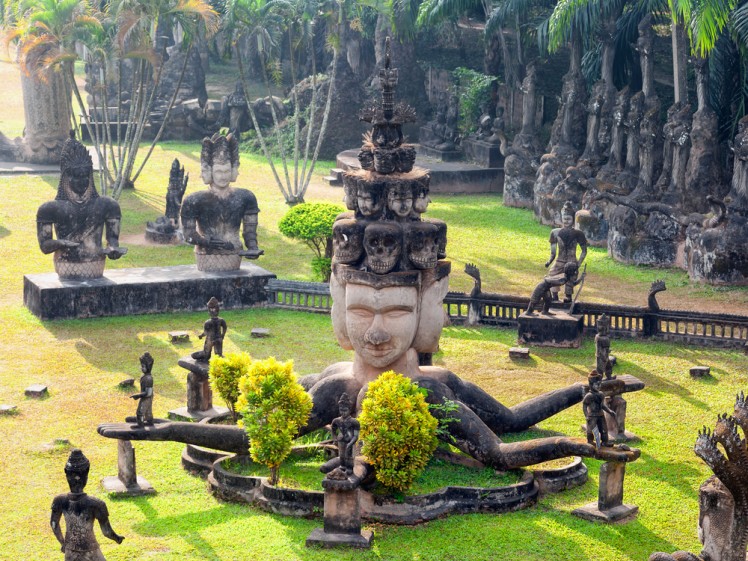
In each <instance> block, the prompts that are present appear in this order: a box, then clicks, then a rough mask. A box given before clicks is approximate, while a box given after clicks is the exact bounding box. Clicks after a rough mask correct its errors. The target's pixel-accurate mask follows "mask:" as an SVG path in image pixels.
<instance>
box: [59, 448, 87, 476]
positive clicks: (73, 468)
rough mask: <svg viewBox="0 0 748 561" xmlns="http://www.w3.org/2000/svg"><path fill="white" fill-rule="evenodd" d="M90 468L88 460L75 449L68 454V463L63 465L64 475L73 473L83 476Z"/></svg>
mask: <svg viewBox="0 0 748 561" xmlns="http://www.w3.org/2000/svg"><path fill="white" fill-rule="evenodd" d="M90 468H91V462H89V461H88V458H86V456H84V455H83V452H82V451H81V450H79V449H78V448H76V449H75V450H73V451H72V452H70V456H69V457H68V461H67V462H66V463H65V473H75V474H79V475H83V474H86V473H88V470H89V469H90Z"/></svg>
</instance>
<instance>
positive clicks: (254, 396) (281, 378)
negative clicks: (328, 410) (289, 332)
mask: <svg viewBox="0 0 748 561" xmlns="http://www.w3.org/2000/svg"><path fill="white" fill-rule="evenodd" d="M239 392H240V394H239V399H238V400H237V402H236V409H237V411H239V412H240V413H241V414H242V420H241V421H240V423H241V424H242V425H243V426H244V430H245V431H247V436H248V437H249V454H250V456H252V459H253V460H254V461H256V462H259V463H261V464H265V465H266V466H268V467H269V468H270V483H271V484H272V485H275V484H276V483H277V482H278V467H279V466H280V464H281V462H282V461H283V460H284V459H285V458H286V456H288V454H289V453H290V452H291V444H292V442H293V439H294V437H295V436H296V434H297V433H298V431H299V428H300V427H302V426H303V425H304V424H305V423H306V420H307V418H308V417H309V413H310V412H311V411H312V399H311V398H310V397H309V395H308V394H307V393H306V392H305V391H304V388H302V387H301V385H300V384H299V383H298V382H297V381H296V374H295V373H294V372H293V361H290V360H289V361H287V362H284V363H280V362H278V361H277V360H275V358H273V357H270V358H268V359H265V360H256V361H254V362H253V363H252V364H251V366H250V368H249V372H247V373H246V374H245V375H244V376H242V378H241V379H240V380H239Z"/></svg>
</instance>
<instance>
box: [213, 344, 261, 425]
mask: <svg viewBox="0 0 748 561" xmlns="http://www.w3.org/2000/svg"><path fill="white" fill-rule="evenodd" d="M251 364H252V357H251V356H249V354H248V353H228V354H227V355H226V356H218V355H213V357H212V358H211V359H210V385H211V386H212V387H213V391H215V392H216V393H217V394H218V395H220V396H221V397H222V398H223V400H224V401H225V402H226V406H227V407H228V408H229V411H231V415H232V416H233V417H234V421H236V400H237V399H238V398H239V379H240V378H241V377H242V376H244V375H245V374H246V373H247V372H249V367H250V365H251Z"/></svg>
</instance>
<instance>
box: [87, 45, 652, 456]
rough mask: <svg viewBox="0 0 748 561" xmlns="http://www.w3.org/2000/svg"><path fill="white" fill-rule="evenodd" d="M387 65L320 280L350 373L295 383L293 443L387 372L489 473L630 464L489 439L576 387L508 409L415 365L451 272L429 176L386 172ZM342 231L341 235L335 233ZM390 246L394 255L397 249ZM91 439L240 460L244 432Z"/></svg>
mask: <svg viewBox="0 0 748 561" xmlns="http://www.w3.org/2000/svg"><path fill="white" fill-rule="evenodd" d="M386 60H387V62H386V64H385V68H384V69H383V71H382V76H383V79H382V84H383V94H382V102H381V104H380V105H379V106H378V107H376V108H369V109H367V110H366V111H365V112H364V113H363V115H362V118H363V119H365V120H367V121H369V122H371V123H372V134H371V137H370V139H367V141H366V144H365V145H364V148H363V149H362V152H361V154H362V160H363V161H362V164H364V165H363V167H364V169H363V170H362V171H360V172H357V173H351V174H348V175H347V178H346V201H347V203H348V205H349V208H351V207H353V208H351V211H350V212H349V213H346V214H344V215H342V216H340V217H339V220H338V221H337V223H342V225H340V226H337V227H336V231H337V232H338V243H337V244H336V248H335V253H334V258H333V275H332V278H331V280H330V291H331V294H332V299H333V308H332V313H331V315H332V321H333V328H334V331H335V334H336V336H337V338H338V341H339V343H340V344H341V346H342V347H343V348H345V349H350V350H353V351H354V352H353V362H340V363H336V364H333V365H331V366H329V367H328V368H326V369H325V370H324V371H322V372H321V373H319V374H312V375H309V376H304V377H303V378H301V380H300V382H301V384H302V386H303V387H304V388H305V389H306V390H307V391H308V392H309V395H310V397H311V398H312V402H313V408H312V412H311V415H310V417H309V419H308V422H307V424H306V426H305V427H303V428H302V429H301V431H300V432H301V433H302V434H304V433H307V432H311V431H314V430H317V429H319V428H322V427H324V426H326V425H329V424H330V423H332V422H333V420H334V419H335V418H336V417H338V416H339V415H338V411H337V407H336V404H337V403H338V402H339V400H340V398H341V396H342V394H343V393H346V394H348V396H350V399H351V410H355V409H356V405H357V404H360V403H361V400H362V399H363V397H364V395H365V392H366V387H367V384H368V383H369V382H370V381H372V380H375V379H376V378H377V377H378V376H379V375H380V374H382V373H383V372H386V371H388V370H394V371H396V372H399V373H402V374H403V375H405V376H408V377H410V378H412V379H413V380H414V381H416V382H417V383H418V384H419V385H420V386H421V387H423V388H425V389H426V390H427V391H428V400H429V402H432V403H442V402H443V400H444V399H450V400H452V401H454V402H455V403H456V404H457V410H456V411H455V412H454V414H453V416H454V417H455V418H456V419H457V420H458V422H454V423H452V424H451V425H450V432H451V433H452V436H453V437H454V439H455V442H456V443H457V446H458V447H459V448H460V449H461V450H463V451H464V452H465V453H467V454H469V455H471V456H472V457H474V458H476V459H478V460H479V461H481V462H483V463H485V464H486V465H489V466H491V467H494V468H496V469H508V468H516V467H521V466H526V465H532V464H536V463H539V462H543V461H546V460H550V459H553V458H559V457H566V456H571V455H581V456H591V457H596V458H603V459H607V460H614V461H616V462H627V461H632V460H635V459H636V458H637V457H638V451H636V450H628V449H621V448H614V447H601V448H599V449H597V448H595V446H593V445H590V444H589V443H587V442H586V441H584V440H582V439H578V438H566V437H551V438H541V439H535V440H530V441H525V442H513V443H504V442H502V441H501V440H500V439H499V435H501V434H503V433H505V432H516V431H522V430H525V429H527V428H528V427H530V426H532V425H534V424H536V423H538V422H540V421H542V420H543V419H546V418H548V417H550V416H552V415H554V414H556V413H558V412H559V411H561V410H563V409H566V408H568V407H570V406H572V405H574V404H577V403H580V402H581V401H582V399H583V397H584V391H583V386H582V385H581V384H574V385H571V386H568V387H566V388H561V389H557V390H554V391H551V392H549V393H546V394H543V395H541V396H538V397H535V398H534V399H532V400H530V401H528V402H526V403H520V404H518V405H515V406H513V407H511V408H508V407H506V406H504V405H503V404H501V403H500V402H498V401H497V400H495V399H494V398H493V397H491V396H490V395H488V394H487V393H486V392H484V391H483V390H481V389H480V388H479V387H478V386H476V385H474V384H472V383H470V382H466V381H464V380H462V379H461V378H460V377H459V376H457V375H456V374H454V373H452V372H450V371H448V370H446V369H444V368H437V367H428V366H424V367H421V366H419V360H418V355H419V353H432V352H435V351H436V349H437V346H438V343H439V337H440V334H441V329H442V326H443V325H444V318H445V315H444V309H443V299H444V296H445V295H446V293H447V290H448V283H449V276H448V275H449V271H450V263H449V262H447V261H444V260H442V259H440V255H443V254H444V251H445V245H444V243H443V242H442V243H439V242H438V241H437V240H439V239H440V238H439V235H438V234H439V232H442V233H444V232H445V229H444V228H442V227H440V226H439V225H438V224H435V223H433V222H431V223H429V222H427V221H424V220H422V219H421V220H418V219H417V218H416V216H417V215H419V214H420V213H422V212H423V211H424V210H425V207H424V208H423V210H421V211H418V210H417V208H415V201H416V200H419V199H420V201H421V202H423V203H426V202H427V199H428V174H427V173H426V172H425V171H423V170H418V169H415V168H414V169H410V170H409V171H407V172H405V171H396V166H398V165H402V164H401V163H400V162H403V161H406V162H407V161H408V160H409V159H410V157H409V155H408V154H409V153H410V151H409V150H408V147H407V146H403V145H402V140H401V139H402V130H401V126H402V123H403V122H405V120H406V119H412V118H413V113H412V111H411V110H409V109H407V108H406V107H404V106H402V105H401V106H395V104H394V87H395V84H396V78H397V72H396V71H395V70H394V69H392V68H390V65H389V57H387V59H386ZM396 107H399V108H400V109H396ZM370 155H371V156H372V158H371V161H370V160H369V157H370ZM383 164H384V165H383ZM406 167H407V166H406ZM354 186H355V191H353V187H354ZM385 186H386V187H385ZM354 193H355V195H354ZM354 201H355V204H354ZM414 209H415V210H416V214H415V215H414V214H413V212H412V211H413V210H414ZM183 216H184V213H183ZM419 218H420V217H419ZM359 222H360V223H361V224H359ZM337 223H336V224H337ZM343 225H344V226H346V227H350V229H349V230H347V231H344V232H343V231H341V228H343ZM422 229H425V230H427V235H425V236H423V235H421V230H422ZM351 233H355V235H351ZM352 237H355V238H356V239H360V240H361V242H360V245H357V246H356V247H353V248H348V247H347V246H345V243H347V241H349V240H350V239H351V238H352ZM366 239H368V240H369V241H368V242H366V241H365V240H366ZM424 239H425V240H427V241H428V245H429V249H428V251H427V252H426V254H427V255H428V259H422V258H421V257H419V256H418V255H416V251H415V250H416V249H417V245H418V244H419V243H421V242H422V240H424ZM367 243H368V245H369V248H368V251H367V248H366V246H367ZM397 247H399V248H401V249H399V250H396V249H395V248H397ZM361 248H363V249H361ZM349 250H350V253H349ZM616 382H618V383H619V384H620V385H621V388H622V391H634V390H638V389H641V387H642V385H641V382H639V381H638V380H636V379H634V378H631V377H627V379H626V380H620V379H619V380H616ZM99 433H100V434H102V435H103V436H105V437H109V438H120V439H130V440H138V439H143V440H175V441H179V442H185V443H191V444H195V445H204V446H208V447H210V448H214V449H219V450H226V451H236V452H239V453H246V451H247V441H246V434H245V432H244V431H243V430H242V429H241V428H239V427H233V426H225V425H211V424H204V423H182V422H163V423H161V422H160V423H156V424H154V425H153V426H146V427H132V426H131V425H124V424H107V425H101V426H100V427H99ZM354 469H355V464H354Z"/></svg>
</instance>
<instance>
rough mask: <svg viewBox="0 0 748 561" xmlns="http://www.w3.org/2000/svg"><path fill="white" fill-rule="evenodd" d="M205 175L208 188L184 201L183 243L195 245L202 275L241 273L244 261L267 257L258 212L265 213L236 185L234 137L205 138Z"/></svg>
mask: <svg viewBox="0 0 748 561" xmlns="http://www.w3.org/2000/svg"><path fill="white" fill-rule="evenodd" d="M200 173H201V177H202V180H203V182H204V183H205V184H206V185H208V186H209V187H208V190H207V191H199V192H197V193H193V194H191V195H189V196H188V197H186V198H185V199H184V201H183V202H182V209H181V214H180V216H181V221H182V231H183V233H184V239H185V241H186V242H187V243H190V244H192V245H194V246H195V257H196V259H197V268H198V269H199V270H200V271H230V270H235V269H238V268H239V267H240V266H241V262H242V257H246V258H247V259H257V258H258V257H259V256H260V255H262V254H263V253H264V252H263V250H261V249H260V248H259V247H258V246H257V214H258V213H259V212H260V209H259V208H258V207H257V199H256V198H255V196H254V194H253V193H252V192H251V191H249V190H248V189H236V188H233V187H231V183H233V182H235V181H236V179H237V177H238V175H239V142H238V140H237V139H236V138H235V137H234V136H232V135H231V134H229V135H228V136H220V135H218V134H216V135H214V136H213V137H212V138H205V139H204V140H203V148H202V152H201V154H200ZM242 229H243V231H242V237H241V238H240V237H239V231H240V230H242ZM242 238H243V240H244V245H246V249H244V245H242Z"/></svg>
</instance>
